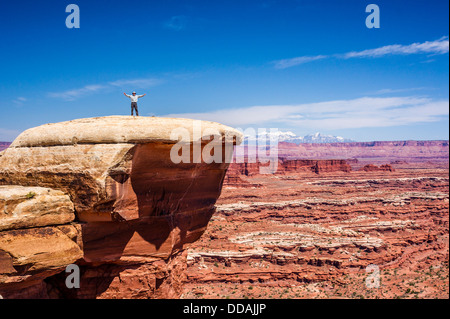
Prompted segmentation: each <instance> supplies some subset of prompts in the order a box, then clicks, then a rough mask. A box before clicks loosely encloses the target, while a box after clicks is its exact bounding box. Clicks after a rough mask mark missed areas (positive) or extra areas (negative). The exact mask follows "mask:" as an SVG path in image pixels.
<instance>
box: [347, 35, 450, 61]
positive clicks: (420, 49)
mask: <svg viewBox="0 0 450 319" xmlns="http://www.w3.org/2000/svg"><path fill="white" fill-rule="evenodd" d="M448 51H449V41H448V37H447V36H445V37H442V38H440V39H439V40H436V41H426V42H424V43H413V44H410V45H401V44H394V45H386V46H384V47H381V48H377V49H370V50H364V51H359V52H357V51H354V52H348V53H346V54H344V55H343V57H344V58H346V59H349V58H361V57H370V58H377V57H382V56H385V55H408V54H422V53H431V54H445V53H448Z"/></svg>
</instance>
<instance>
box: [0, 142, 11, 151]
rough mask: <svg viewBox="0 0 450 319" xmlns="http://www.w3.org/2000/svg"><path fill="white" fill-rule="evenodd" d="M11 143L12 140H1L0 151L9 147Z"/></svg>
mask: <svg viewBox="0 0 450 319" xmlns="http://www.w3.org/2000/svg"><path fill="white" fill-rule="evenodd" d="M9 145H11V143H10V142H0V152H1V151H3V150H5V149H7V148H8V147H9Z"/></svg>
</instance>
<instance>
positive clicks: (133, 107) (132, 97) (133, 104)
mask: <svg viewBox="0 0 450 319" xmlns="http://www.w3.org/2000/svg"><path fill="white" fill-rule="evenodd" d="M123 94H124V95H125V96H126V97H129V98H130V100H131V115H134V112H133V111H134V110H136V116H139V112H138V107H137V101H138V99H139V98H141V97H143V96H145V95H147V94H142V95H136V92H134V91H133V93H131V95H128V94H126V93H125V92H124V93H123Z"/></svg>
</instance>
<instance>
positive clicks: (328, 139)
mask: <svg viewBox="0 0 450 319" xmlns="http://www.w3.org/2000/svg"><path fill="white" fill-rule="evenodd" d="M345 142H354V141H353V140H350V139H348V138H343V137H341V136H334V135H322V134H320V133H319V132H317V133H316V134H310V135H305V136H303V137H302V142H301V143H345Z"/></svg>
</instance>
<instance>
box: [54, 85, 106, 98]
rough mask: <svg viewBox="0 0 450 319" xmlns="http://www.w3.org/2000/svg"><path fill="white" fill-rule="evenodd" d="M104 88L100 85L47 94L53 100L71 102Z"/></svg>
mask: <svg viewBox="0 0 450 319" xmlns="http://www.w3.org/2000/svg"><path fill="white" fill-rule="evenodd" d="M105 88H106V86H105V85H101V84H94V85H86V86H84V87H82V88H79V89H71V90H67V91H63V92H51V93H48V96H49V97H53V98H60V99H63V100H67V101H73V100H76V99H77V98H80V97H82V96H85V95H89V94H92V93H95V92H97V91H100V90H102V89H105Z"/></svg>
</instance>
